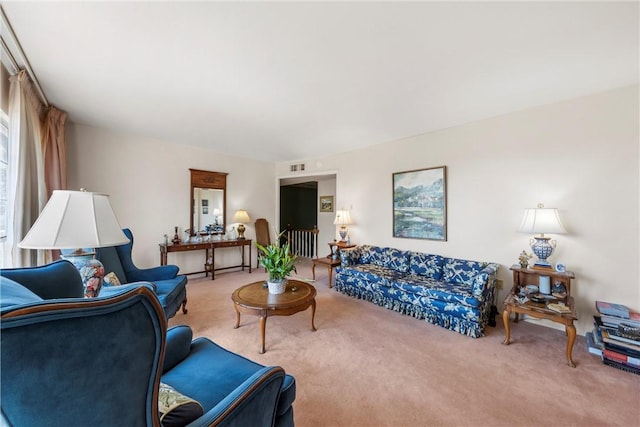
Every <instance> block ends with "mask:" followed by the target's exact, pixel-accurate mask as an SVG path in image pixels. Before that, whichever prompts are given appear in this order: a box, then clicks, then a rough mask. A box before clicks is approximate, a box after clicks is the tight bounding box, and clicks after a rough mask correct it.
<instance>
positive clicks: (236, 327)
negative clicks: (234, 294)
mask: <svg viewBox="0 0 640 427" xmlns="http://www.w3.org/2000/svg"><path fill="white" fill-rule="evenodd" d="M233 308H235V309H236V326H234V327H233V329H238V328H239V327H240V310H238V307H237V306H236V305H235V304H234V306H233Z"/></svg>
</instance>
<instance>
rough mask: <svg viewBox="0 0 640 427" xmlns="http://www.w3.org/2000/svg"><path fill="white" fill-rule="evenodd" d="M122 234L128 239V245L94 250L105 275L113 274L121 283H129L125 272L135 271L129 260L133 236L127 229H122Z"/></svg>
mask: <svg viewBox="0 0 640 427" xmlns="http://www.w3.org/2000/svg"><path fill="white" fill-rule="evenodd" d="M122 232H123V233H124V235H125V236H127V238H128V239H129V243H125V244H124V245H119V246H109V247H106V248H98V249H96V258H97V259H99V260H100V262H101V263H102V265H104V271H105V273H106V274H108V273H111V272H113V273H115V274H116V276H118V279H120V281H121V282H122V283H129V282H131V281H132V280H130V279H129V278H128V277H127V271H131V270H135V269H136V267H135V266H134V265H133V261H132V260H131V252H132V249H133V234H132V233H131V230H129V229H128V228H123V229H122Z"/></svg>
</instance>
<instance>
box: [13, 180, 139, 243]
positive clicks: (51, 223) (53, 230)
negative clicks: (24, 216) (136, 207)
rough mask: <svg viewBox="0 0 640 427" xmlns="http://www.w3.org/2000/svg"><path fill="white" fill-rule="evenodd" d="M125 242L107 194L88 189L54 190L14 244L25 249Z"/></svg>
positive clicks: (127, 240) (126, 239)
mask: <svg viewBox="0 0 640 427" xmlns="http://www.w3.org/2000/svg"><path fill="white" fill-rule="evenodd" d="M127 242H129V239H128V238H127V236H125V235H124V233H123V232H122V227H120V224H119V223H118V219H117V218H116V215H115V213H114V212H113V209H112V208H111V203H110V202H109V196H108V195H106V194H100V193H92V192H88V191H66V190H55V191H54V192H53V194H52V195H51V198H50V199H49V201H48V202H47V204H46V206H45V207H44V209H43V210H42V212H41V213H40V216H39V217H38V219H37V220H36V222H35V224H33V227H31V230H29V232H28V233H27V235H26V236H25V238H24V239H23V240H22V241H21V242H20V243H19V244H18V246H19V247H21V248H27V249H77V248H101V247H105V246H117V245H122V244H124V243H127Z"/></svg>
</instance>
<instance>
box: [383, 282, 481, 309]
mask: <svg viewBox="0 0 640 427" xmlns="http://www.w3.org/2000/svg"><path fill="white" fill-rule="evenodd" d="M391 287H392V288H394V289H397V290H398V291H399V292H401V293H407V294H415V295H418V296H421V297H427V298H430V299H433V300H438V301H443V302H447V303H451V304H462V305H465V306H467V307H479V306H480V305H481V304H482V299H481V298H478V296H477V295H474V293H473V292H472V287H471V286H470V285H465V284H458V283H449V282H443V281H441V280H435V279H430V278H426V277H424V276H418V275H406V276H403V277H401V278H399V279H397V280H395V281H394V282H393V283H392V284H391Z"/></svg>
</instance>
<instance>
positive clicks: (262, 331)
mask: <svg viewBox="0 0 640 427" xmlns="http://www.w3.org/2000/svg"><path fill="white" fill-rule="evenodd" d="M266 329H267V315H266V314H264V315H261V316H260V337H261V340H262V348H261V349H260V354H264V352H265V349H264V335H265V330H266Z"/></svg>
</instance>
